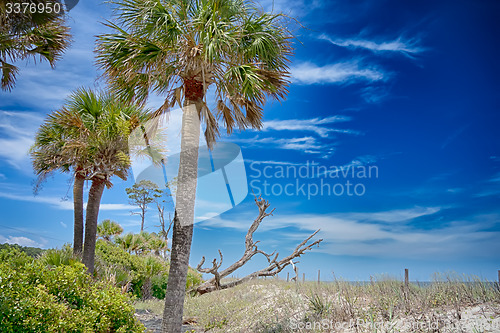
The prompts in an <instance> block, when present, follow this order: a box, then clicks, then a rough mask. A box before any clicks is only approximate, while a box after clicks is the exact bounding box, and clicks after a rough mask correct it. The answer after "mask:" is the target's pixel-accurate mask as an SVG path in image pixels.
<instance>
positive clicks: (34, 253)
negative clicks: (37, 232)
mask: <svg viewBox="0 0 500 333" xmlns="http://www.w3.org/2000/svg"><path fill="white" fill-rule="evenodd" d="M4 249H6V250H10V249H16V250H19V251H21V252H24V253H26V254H27V255H28V256H30V257H32V258H36V257H38V256H39V255H40V254H42V253H43V252H44V251H45V250H42V249H39V248H37V247H29V246H21V245H17V244H7V243H5V244H0V250H4Z"/></svg>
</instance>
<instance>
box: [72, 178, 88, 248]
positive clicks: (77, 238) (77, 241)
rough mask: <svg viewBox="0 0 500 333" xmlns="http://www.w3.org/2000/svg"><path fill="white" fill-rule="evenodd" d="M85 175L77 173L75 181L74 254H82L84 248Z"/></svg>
mask: <svg viewBox="0 0 500 333" xmlns="http://www.w3.org/2000/svg"><path fill="white" fill-rule="evenodd" d="M84 184H85V177H84V176H82V175H81V174H80V173H79V172H76V173H75V183H74V184H73V210H74V220H75V221H74V227H73V254H75V255H81V254H82V250H83V186H84Z"/></svg>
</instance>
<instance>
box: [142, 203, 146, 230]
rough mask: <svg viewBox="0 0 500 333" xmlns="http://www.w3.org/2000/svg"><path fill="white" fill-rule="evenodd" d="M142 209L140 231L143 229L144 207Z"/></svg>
mask: <svg viewBox="0 0 500 333" xmlns="http://www.w3.org/2000/svg"><path fill="white" fill-rule="evenodd" d="M141 209H142V215H141V232H143V231H144V217H145V216H146V209H144V208H141Z"/></svg>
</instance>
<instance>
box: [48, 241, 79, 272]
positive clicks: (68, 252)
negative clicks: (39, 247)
mask: <svg viewBox="0 0 500 333" xmlns="http://www.w3.org/2000/svg"><path fill="white" fill-rule="evenodd" d="M39 260H40V261H41V262H42V263H44V264H45V265H47V266H56V267H58V266H61V265H68V266H74V265H75V264H76V263H79V262H80V258H79V257H77V256H75V255H74V254H73V248H72V247H71V245H69V244H65V245H64V246H63V247H62V249H49V250H47V251H45V252H44V253H43V254H42V255H41V256H40V259H39Z"/></svg>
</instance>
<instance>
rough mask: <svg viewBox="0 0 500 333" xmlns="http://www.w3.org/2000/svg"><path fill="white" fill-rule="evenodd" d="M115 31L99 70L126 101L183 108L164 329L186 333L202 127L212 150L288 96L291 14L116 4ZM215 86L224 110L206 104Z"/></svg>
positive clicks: (205, 5) (204, 2)
mask: <svg viewBox="0 0 500 333" xmlns="http://www.w3.org/2000/svg"><path fill="white" fill-rule="evenodd" d="M112 2H113V3H115V4H116V10H115V16H114V20H113V22H107V23H106V25H107V26H108V27H109V28H110V29H112V30H113V32H112V33H109V34H104V35H101V36H99V37H98V41H97V52H98V55H97V63H98V65H99V66H100V67H101V68H102V69H103V70H104V72H105V75H106V77H107V79H108V82H109V84H110V86H111V88H112V89H113V91H115V92H116V93H117V94H118V95H119V96H121V97H122V98H124V99H125V100H134V101H137V102H139V103H145V101H146V99H147V97H148V94H149V93H150V92H151V91H155V92H157V93H162V94H164V95H165V97H166V98H165V102H164V103H163V105H162V106H161V107H160V108H159V109H158V110H157V111H156V112H155V115H158V114H160V113H162V112H165V111H166V110H167V109H168V108H169V107H172V106H174V105H175V103H178V104H179V105H181V104H182V105H183V118H182V130H181V154H180V163H179V173H178V186H177V204H176V211H175V216H174V227H173V238H172V252H171V266H170V272H169V282H168V285H167V295H166V298H165V311H164V314H163V331H164V332H176V333H177V332H180V330H181V325H182V313H183V303H184V288H185V285H186V276H187V270H188V264H189V254H190V248H191V241H192V234H193V220H194V204H195V193H196V184H197V180H196V179H197V163H198V142H199V135H200V126H199V122H200V120H202V121H204V124H205V137H206V139H207V143H208V145H209V147H212V145H213V144H214V142H215V140H216V138H217V137H218V135H219V123H218V119H222V121H223V123H224V126H225V127H226V130H227V133H231V132H232V131H233V129H234V128H235V127H239V128H240V129H245V128H247V127H253V128H256V129H260V128H261V127H262V114H263V106H264V104H265V102H266V100H267V98H269V97H270V98H273V99H277V100H280V99H282V98H284V97H285V96H286V93H287V89H286V87H287V85H288V83H289V82H288V77H289V72H288V63H289V57H290V56H291V53H292V50H291V34H290V33H289V31H288V30H287V28H286V27H285V22H284V20H283V18H284V17H283V16H282V15H279V14H277V15H276V14H269V13H264V12H262V11H260V10H259V9H257V8H256V7H254V5H253V2H251V1H250V0H148V1H144V0H114V1H112ZM210 88H212V92H213V94H214V96H215V98H216V101H217V103H216V104H217V105H216V107H215V109H213V110H211V109H210V108H209V107H208V105H207V104H206V102H205V96H206V94H207V91H208V90H209V89H210Z"/></svg>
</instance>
